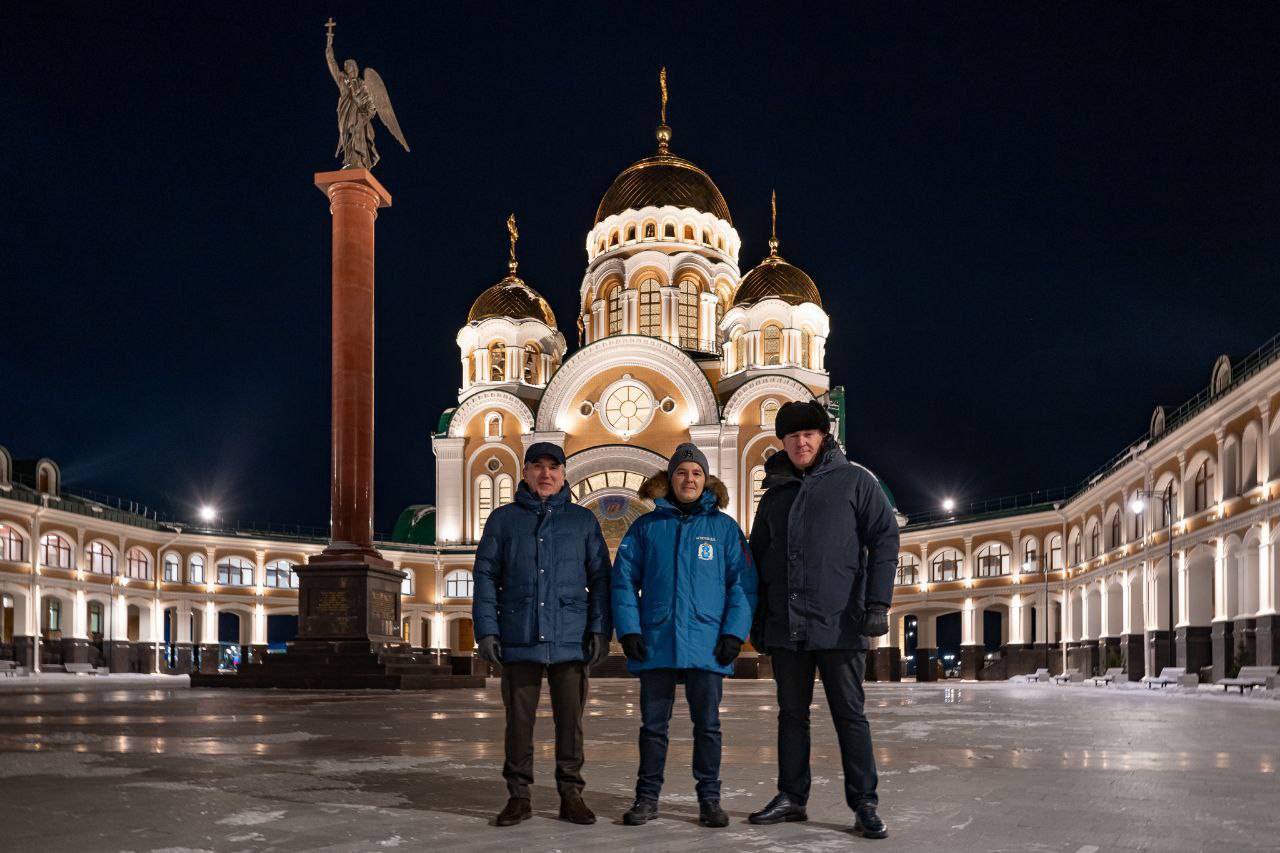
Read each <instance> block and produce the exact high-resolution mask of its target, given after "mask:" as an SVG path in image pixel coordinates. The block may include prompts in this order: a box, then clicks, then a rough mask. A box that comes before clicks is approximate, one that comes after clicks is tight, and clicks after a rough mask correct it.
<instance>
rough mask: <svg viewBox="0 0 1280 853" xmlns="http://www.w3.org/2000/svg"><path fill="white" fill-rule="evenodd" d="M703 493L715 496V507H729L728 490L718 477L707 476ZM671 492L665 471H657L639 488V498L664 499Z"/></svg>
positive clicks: (669, 481)
mask: <svg viewBox="0 0 1280 853" xmlns="http://www.w3.org/2000/svg"><path fill="white" fill-rule="evenodd" d="M703 490H704V491H709V492H711V493H712V494H713V495H715V496H716V506H717V507H719V508H720V509H724V508H725V507H727V506H728V505H729V490H728V489H726V488H725V485H724V483H722V482H720V478H719V477H712V476H710V475H708V476H707V483H706V486H704V487H703ZM670 492H671V480H670V479H669V478H668V477H667V472H666V471H659V472H658V473H656V474H654V475H653V476H652V477H650V478H649V479H647V480H645V481H644V483H642V484H641V486H640V497H642V498H645V499H646V500H654V499H655V498H665V497H667V495H668V494H669V493H670Z"/></svg>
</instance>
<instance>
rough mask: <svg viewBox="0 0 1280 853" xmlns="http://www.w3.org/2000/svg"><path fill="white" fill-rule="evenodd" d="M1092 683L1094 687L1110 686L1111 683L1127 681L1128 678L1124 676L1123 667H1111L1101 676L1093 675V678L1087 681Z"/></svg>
mask: <svg viewBox="0 0 1280 853" xmlns="http://www.w3.org/2000/svg"><path fill="white" fill-rule="evenodd" d="M1087 680H1088V681H1091V682H1093V686H1094V687H1101V686H1102V685H1104V684H1110V683H1111V682H1113V681H1128V680H1129V676H1127V675H1125V674H1124V667H1122V666H1113V667H1110V668H1108V669H1107V671H1106V672H1104V673H1102V675H1095V676H1094V677H1093V678H1090V679H1087Z"/></svg>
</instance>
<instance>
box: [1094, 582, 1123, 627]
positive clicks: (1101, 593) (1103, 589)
mask: <svg viewBox="0 0 1280 853" xmlns="http://www.w3.org/2000/svg"><path fill="white" fill-rule="evenodd" d="M1110 590H1111V585H1110V584H1109V583H1107V581H1106V579H1105V578H1103V579H1102V580H1101V581H1099V582H1098V636H1097V637H1095V638H1094V639H1100V638H1102V637H1110V636H1112V634H1111V629H1110V625H1111V610H1112V608H1114V607H1115V606H1116V605H1117V604H1119V602H1118V601H1112V600H1111V591H1110Z"/></svg>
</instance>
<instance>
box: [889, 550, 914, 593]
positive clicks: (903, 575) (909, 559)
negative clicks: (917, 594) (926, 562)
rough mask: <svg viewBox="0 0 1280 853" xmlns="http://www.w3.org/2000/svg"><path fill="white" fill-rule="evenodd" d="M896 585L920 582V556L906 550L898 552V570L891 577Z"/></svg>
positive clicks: (910, 584) (909, 584) (911, 584)
mask: <svg viewBox="0 0 1280 853" xmlns="http://www.w3.org/2000/svg"><path fill="white" fill-rule="evenodd" d="M893 582H894V583H895V584H897V585H898V586H913V585H915V584H918V583H920V558H919V557H917V556H916V555H915V554H912V553H910V552H908V551H899V552H898V571H897V573H896V574H895V575H894V577H893Z"/></svg>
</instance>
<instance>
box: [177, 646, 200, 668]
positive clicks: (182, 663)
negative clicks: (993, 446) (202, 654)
mask: <svg viewBox="0 0 1280 853" xmlns="http://www.w3.org/2000/svg"><path fill="white" fill-rule="evenodd" d="M173 652H174V655H173V671H174V672H175V673H179V674H182V673H188V672H192V671H194V670H195V664H194V661H195V649H194V647H193V646H192V645H191V644H190V643H178V644H177V645H176V646H175V647H174V650H173Z"/></svg>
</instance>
